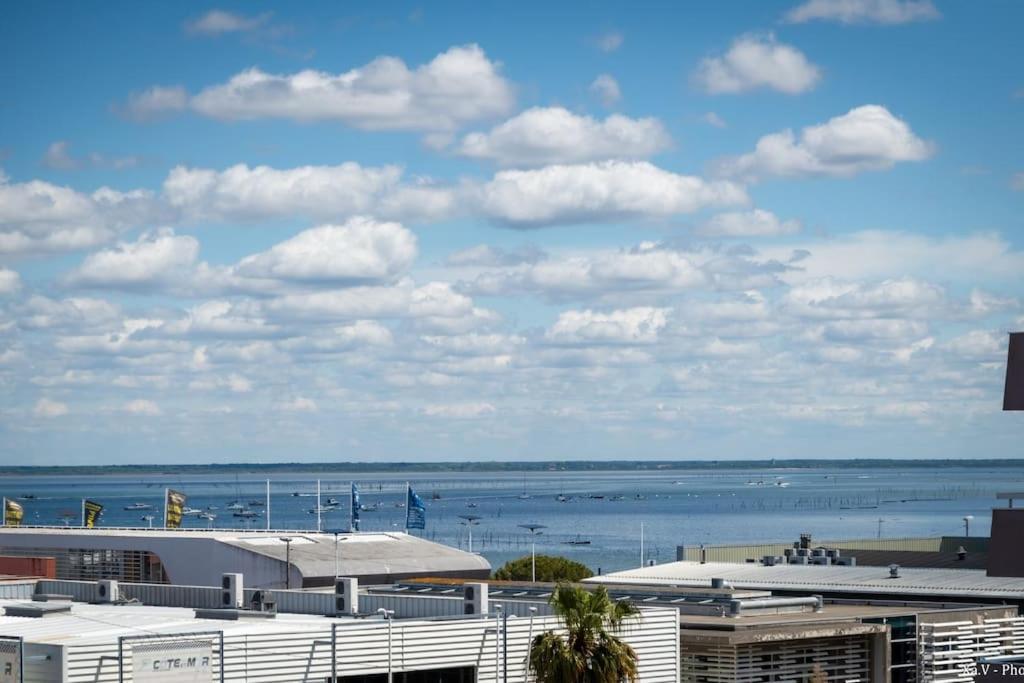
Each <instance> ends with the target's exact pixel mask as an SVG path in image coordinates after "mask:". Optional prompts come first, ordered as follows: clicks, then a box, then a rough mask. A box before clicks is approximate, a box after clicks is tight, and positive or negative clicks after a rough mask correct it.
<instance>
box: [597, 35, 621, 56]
mask: <svg viewBox="0 0 1024 683" xmlns="http://www.w3.org/2000/svg"><path fill="white" fill-rule="evenodd" d="M623 40H624V38H623V36H622V33H620V32H619V31H607V32H606V33H602V34H601V35H599V36H598V37H597V41H596V42H597V47H598V49H599V50H601V52H615V51H616V50H618V49H619V48H620V47H622V42H623Z"/></svg>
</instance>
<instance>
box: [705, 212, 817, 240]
mask: <svg viewBox="0 0 1024 683" xmlns="http://www.w3.org/2000/svg"><path fill="white" fill-rule="evenodd" d="M797 232H800V221H796V220H788V221H783V220H779V217H778V216H776V215H775V214H773V213H772V212H771V211H765V210H763V209H754V210H752V211H745V212H730V213H720V214H718V215H715V216H712V217H711V218H710V219H708V220H707V221H706V222H705V223H704V224H703V225H701V226H700V228H698V229H697V234H699V235H704V236H707V237H775V236H778V235H792V234H794V233H797Z"/></svg>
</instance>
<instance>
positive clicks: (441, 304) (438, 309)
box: [261, 279, 489, 326]
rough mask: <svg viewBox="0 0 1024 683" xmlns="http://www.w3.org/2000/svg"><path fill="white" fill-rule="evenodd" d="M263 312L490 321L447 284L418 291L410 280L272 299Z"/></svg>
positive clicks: (290, 316) (285, 316)
mask: <svg viewBox="0 0 1024 683" xmlns="http://www.w3.org/2000/svg"><path fill="white" fill-rule="evenodd" d="M261 308H262V310H264V311H265V312H266V313H267V315H268V316H269V317H271V318H274V319H282V320H313V321H333V320H356V319H372V318H416V319H422V320H425V321H429V322H434V321H437V322H440V323H441V324H445V323H451V324H453V325H455V324H456V323H459V322H462V321H467V320H468V321H473V320H474V319H484V320H486V319H488V318H489V315H488V314H487V313H486V312H484V311H482V310H480V309H477V308H475V307H474V306H473V300H472V299H471V298H469V297H468V296H466V295H464V294H460V293H458V292H456V291H454V290H453V289H452V287H451V285H450V284H448V283H445V282H428V283H426V284H424V285H422V286H420V287H417V286H415V284H414V283H413V282H412V281H411V280H409V279H405V280H402V281H400V282H398V283H397V284H395V285H393V286H386V287H348V288H345V289H332V290H329V291H318V292H308V293H301V294H287V295H283V296H279V297H275V298H273V299H270V300H269V301H267V302H265V303H264V304H262V305H261ZM456 326H458V325H456Z"/></svg>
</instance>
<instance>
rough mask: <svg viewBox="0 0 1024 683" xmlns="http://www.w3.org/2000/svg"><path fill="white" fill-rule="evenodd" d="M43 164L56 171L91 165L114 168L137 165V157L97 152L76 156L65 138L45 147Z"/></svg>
mask: <svg viewBox="0 0 1024 683" xmlns="http://www.w3.org/2000/svg"><path fill="white" fill-rule="evenodd" d="M42 164H43V166H46V167H47V168H52V169H54V170H58V171H73V170H75V169H79V168H84V167H86V166H91V167H93V168H113V169H116V170H120V169H125V168H133V167H134V166H138V164H139V158H138V157H133V156H129V157H118V158H108V157H106V156H104V155H102V154H99V153H98V152H93V153H92V154H89V155H86V156H84V157H76V156H74V155H73V154H72V153H71V143H70V142H68V141H67V140H57V141H56V142H53V143H51V144H50V146H49V147H47V148H46V154H44V155H43V159H42Z"/></svg>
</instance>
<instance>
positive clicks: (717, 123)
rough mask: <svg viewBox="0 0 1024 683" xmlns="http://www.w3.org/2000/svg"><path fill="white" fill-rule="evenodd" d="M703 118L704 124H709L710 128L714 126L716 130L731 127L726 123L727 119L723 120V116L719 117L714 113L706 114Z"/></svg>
mask: <svg viewBox="0 0 1024 683" xmlns="http://www.w3.org/2000/svg"><path fill="white" fill-rule="evenodd" d="M703 118H704V123H706V124H708V125H709V126H714V127H715V128H727V127H728V125H729V124H727V123H726V122H725V119H723V118H722V117H721V116H719V115H718V114H716V113H715V112H713V111H709V112H708V113H706V114H704V117H703Z"/></svg>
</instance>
